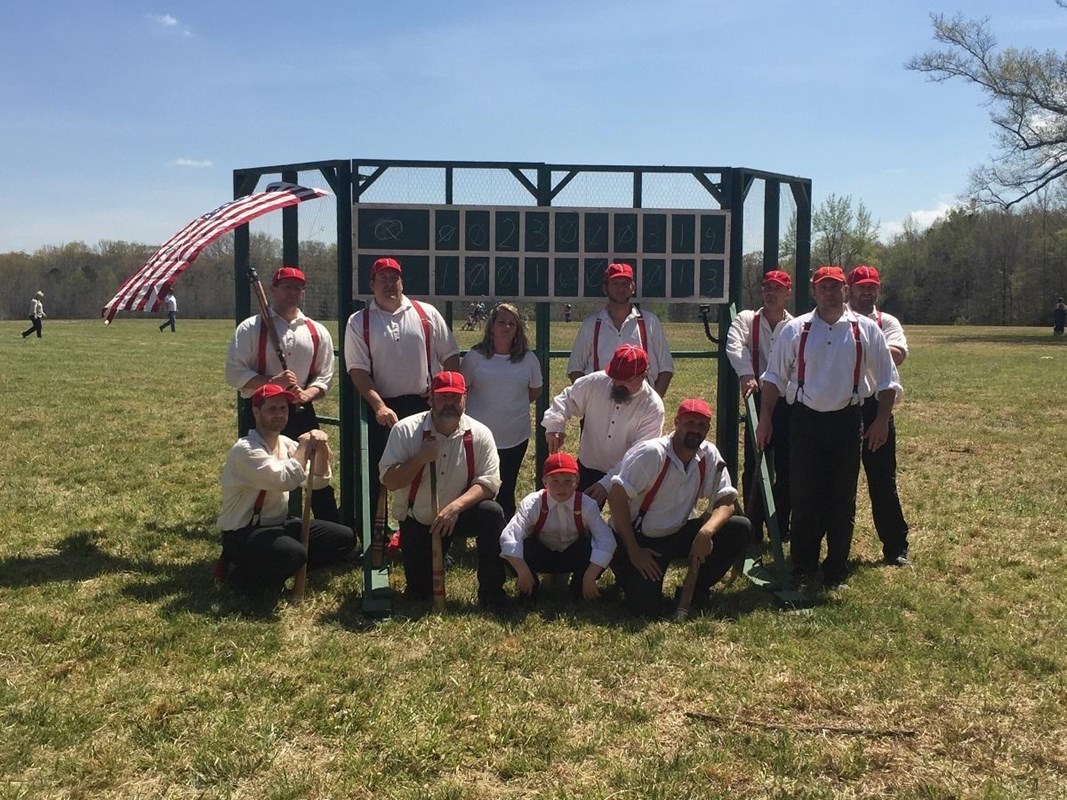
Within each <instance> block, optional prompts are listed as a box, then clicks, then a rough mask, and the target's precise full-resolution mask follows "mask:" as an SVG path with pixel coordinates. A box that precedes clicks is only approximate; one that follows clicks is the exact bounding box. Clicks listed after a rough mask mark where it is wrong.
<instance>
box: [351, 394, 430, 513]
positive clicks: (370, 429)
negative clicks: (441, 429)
mask: <svg viewBox="0 0 1067 800" xmlns="http://www.w3.org/2000/svg"><path fill="white" fill-rule="evenodd" d="M384 399H385V404H386V405H387V406H389V408H391V409H393V411H394V413H396V417H397V419H404V417H410V416H411V415H412V414H418V413H420V412H422V411H428V410H429V408H430V407H429V405H427V403H426V398H425V397H423V396H422V395H421V394H404V395H400V397H387V398H384ZM369 410H370V409H369V408H368V412H369ZM389 431H390V428H386V427H384V426H382V425H379V424H378V421H377V420H376V419H375V418H374V415H373V414H371V415H370V419H368V420H367V467H368V469H369V474H368V475H367V479H368V483H369V484H370V515H371V518H372V519H373V518H374V512H375V509H377V508H378V494H379V490H380V487H381V482H380V481H379V479H378V464H379V463H380V462H381V460H382V454H384V453H385V443H386V442H388V441H389Z"/></svg>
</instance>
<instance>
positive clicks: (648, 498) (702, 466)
mask: <svg viewBox="0 0 1067 800" xmlns="http://www.w3.org/2000/svg"><path fill="white" fill-rule="evenodd" d="M719 463H720V464H721V465H722V466H723V467H725V466H726V464H725V462H719ZM670 468H671V457H670V456H669V455H668V456H665V457H664V459H663V469H661V470H660V471H659V477H658V478H656V482H655V483H653V484H652V488H651V489H649V490H648V494H646V495H645V499H644V500H642V501H641V508H639V509H638V510H637V516H636V517H635V518H634V524H633V528H634V533H640V532H641V527H642V523H643V522H644V521H645V514H647V513H648V510H649V509H650V508H651V507H652V501H653V500H655V499H656V495H657V494H659V487H660V485H661V484H662V483H663V479H664V478H666V477H667V470H669V469H670ZM697 469H699V470H700V481H699V482H698V483H697V498H699V497H700V489H701V488H702V487H703V486H704V473H705V471H706V470H707V463H706V462H705V460H704V459H703V458H702V459H700V460H699V461H698V462H697ZM716 469H719V467H716ZM693 504H694V505H696V498H694V499H693Z"/></svg>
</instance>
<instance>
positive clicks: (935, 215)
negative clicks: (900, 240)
mask: <svg viewBox="0 0 1067 800" xmlns="http://www.w3.org/2000/svg"><path fill="white" fill-rule="evenodd" d="M955 207H956V205H955V204H954V203H946V202H945V201H941V202H940V203H938V204H937V207H936V208H922V209H919V210H918V211H912V212H911V213H910V214H908V215H907V216H905V217H904V218H903V219H899V220H895V221H893V222H883V223H882V225H881V227H879V229H878V235H879V238H880V239H882V241H889V240H890V239H892V238H893V237H894V236H897V235H899V234H901V233H903V232H904V223H905V222H907V221H908V220H909V219H910V220H911V222H912V224H913V225H914V226H915V227H916V228H918V229H919V230H926V229H927V228H929V227H930V226H931V225H933V224H934V223H935V222H937V221H938V220H939V219H942V218H944V217H946V216H948V212H949V211H951V210H952V209H953V208H955Z"/></svg>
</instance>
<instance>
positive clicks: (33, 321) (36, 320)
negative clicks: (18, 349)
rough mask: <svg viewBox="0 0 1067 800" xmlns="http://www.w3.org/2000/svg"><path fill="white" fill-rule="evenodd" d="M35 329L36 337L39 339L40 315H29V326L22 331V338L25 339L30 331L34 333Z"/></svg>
mask: <svg viewBox="0 0 1067 800" xmlns="http://www.w3.org/2000/svg"><path fill="white" fill-rule="evenodd" d="M35 331H36V333H37V338H38V339H40V338H41V318H40V317H30V327H28V328H27V329H26V330H24V331H23V332H22V338H23V339H25V338H26V337H27V336H29V335H30V334H31V333H34V332H35Z"/></svg>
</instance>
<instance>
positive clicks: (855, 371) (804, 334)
mask: <svg viewBox="0 0 1067 800" xmlns="http://www.w3.org/2000/svg"><path fill="white" fill-rule="evenodd" d="M851 325H852V338H853V339H855V341H856V364H855V366H854V367H853V368H852V394H853V396H856V395H858V394H859V393H860V368H861V367H862V366H863V343H862V342H861V341H860V323H859V320H855V319H854V320H852V321H851ZM810 329H811V320H810V319H809V320H808V321H807V322H805V323H804V325H803V327H801V329H800V354H799V355H798V356H797V395H799V394H800V392H801V391H802V390H803V389H804V366H805V364H804V347H805V346H806V345H807V343H808V331H809V330H810Z"/></svg>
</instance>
